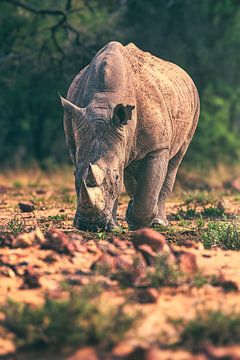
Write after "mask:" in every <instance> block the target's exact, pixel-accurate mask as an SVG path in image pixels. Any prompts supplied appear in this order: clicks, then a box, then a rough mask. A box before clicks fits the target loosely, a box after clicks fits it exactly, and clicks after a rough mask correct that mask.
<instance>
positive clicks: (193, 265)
mask: <svg viewBox="0 0 240 360" xmlns="http://www.w3.org/2000/svg"><path fill="white" fill-rule="evenodd" d="M175 256H176V258H177V262H178V265H179V268H180V270H181V271H183V272H185V273H193V272H196V271H198V266H197V258H196V255H195V254H193V253H190V252H187V251H176V252H175Z"/></svg>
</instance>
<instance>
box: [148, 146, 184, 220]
mask: <svg viewBox="0 0 240 360" xmlns="http://www.w3.org/2000/svg"><path fill="white" fill-rule="evenodd" d="M188 146H189V144H188V143H184V144H183V146H182V147H181V149H180V150H179V151H178V153H177V154H176V155H175V156H174V157H173V158H172V159H171V160H170V161H169V163H168V170H167V175H166V178H165V180H164V183H163V186H162V189H161V191H160V195H159V199H158V215H157V216H156V218H154V219H153V225H154V224H160V225H164V226H167V225H168V220H167V217H166V214H165V203H166V200H167V199H168V197H169V195H170V193H171V192H172V189H173V186H174V183H175V179H176V175H177V171H178V168H179V165H180V164H181V161H182V159H183V157H184V155H185V153H186V151H187V148H188Z"/></svg>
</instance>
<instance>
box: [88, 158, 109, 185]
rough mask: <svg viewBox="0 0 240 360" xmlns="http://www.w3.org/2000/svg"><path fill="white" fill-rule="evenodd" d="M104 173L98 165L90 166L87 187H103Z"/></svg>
mask: <svg viewBox="0 0 240 360" xmlns="http://www.w3.org/2000/svg"><path fill="white" fill-rule="evenodd" d="M104 177H105V176H104V172H103V170H102V169H101V168H100V167H99V166H98V165H97V164H91V163H90V164H89V167H88V173H87V178H86V183H87V186H91V187H93V186H101V185H102V183H103V180H104Z"/></svg>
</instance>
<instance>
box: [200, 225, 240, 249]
mask: <svg viewBox="0 0 240 360" xmlns="http://www.w3.org/2000/svg"><path fill="white" fill-rule="evenodd" d="M202 240H203V245H204V247H205V249H211V248H212V247H214V246H219V247H221V248H222V249H226V250H239V249H240V229H239V228H238V227H237V226H236V225H235V224H232V223H228V222H211V223H209V224H208V226H207V228H206V229H205V230H204V231H202Z"/></svg>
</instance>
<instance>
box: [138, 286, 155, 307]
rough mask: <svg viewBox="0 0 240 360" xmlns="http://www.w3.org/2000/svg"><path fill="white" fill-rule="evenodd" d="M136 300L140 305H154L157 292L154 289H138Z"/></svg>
mask: <svg viewBox="0 0 240 360" xmlns="http://www.w3.org/2000/svg"><path fill="white" fill-rule="evenodd" d="M137 298H138V302H139V303H140V304H154V303H156V302H157V299H158V291H157V289H154V288H146V289H139V290H138V291H137Z"/></svg>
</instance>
